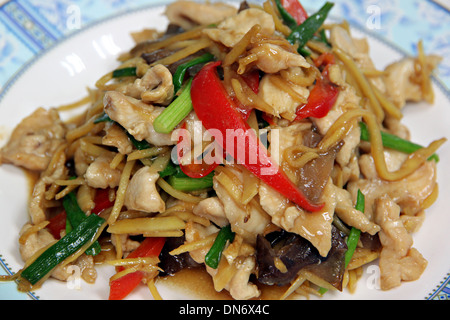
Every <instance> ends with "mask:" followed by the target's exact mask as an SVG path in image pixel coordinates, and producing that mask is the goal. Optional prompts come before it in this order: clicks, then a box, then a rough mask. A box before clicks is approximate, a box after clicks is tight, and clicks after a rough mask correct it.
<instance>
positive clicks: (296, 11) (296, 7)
mask: <svg viewBox="0 0 450 320" xmlns="http://www.w3.org/2000/svg"><path fill="white" fill-rule="evenodd" d="M281 5H282V6H283V7H284V8H285V9H286V11H287V12H288V13H289V14H290V15H291V16H292V18H294V19H295V21H297V24H298V25H300V24H302V23H303V22H305V20H306V19H308V13H307V12H306V10H305V9H304V8H303V6H302V4H301V3H300V1H299V0H281Z"/></svg>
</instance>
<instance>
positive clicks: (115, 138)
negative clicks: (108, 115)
mask: <svg viewBox="0 0 450 320" xmlns="http://www.w3.org/2000/svg"><path fill="white" fill-rule="evenodd" d="M105 132H106V134H105V135H104V136H103V138H102V144H104V145H106V146H111V147H116V148H117V150H118V151H119V153H121V154H129V153H131V152H132V151H133V143H132V142H131V140H130V138H128V136H127V134H126V133H125V131H124V130H123V129H122V128H121V127H120V126H118V125H117V124H116V123H107V124H106V127H105Z"/></svg>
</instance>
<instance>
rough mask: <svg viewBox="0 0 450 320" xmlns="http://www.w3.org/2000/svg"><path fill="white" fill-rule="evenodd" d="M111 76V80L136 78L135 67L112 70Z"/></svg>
mask: <svg viewBox="0 0 450 320" xmlns="http://www.w3.org/2000/svg"><path fill="white" fill-rule="evenodd" d="M112 76H113V78H123V77H136V67H129V68H122V69H117V70H114V71H113V75H112Z"/></svg>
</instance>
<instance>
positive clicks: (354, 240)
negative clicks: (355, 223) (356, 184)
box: [345, 190, 366, 268]
mask: <svg viewBox="0 0 450 320" xmlns="http://www.w3.org/2000/svg"><path fill="white" fill-rule="evenodd" d="M365 205H366V201H365V197H364V194H363V193H362V192H361V190H358V196H357V200H356V205H355V209H356V210H359V211H361V212H363V213H364V207H365ZM360 235H361V230H359V229H357V228H355V227H353V228H352V229H351V230H350V234H349V236H348V239H347V248H348V249H347V252H346V253H345V267H346V268H347V267H348V264H349V263H350V261H351V260H352V257H353V254H354V253H355V250H356V247H357V245H358V241H359V237H360Z"/></svg>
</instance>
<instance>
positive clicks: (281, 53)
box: [240, 43, 311, 73]
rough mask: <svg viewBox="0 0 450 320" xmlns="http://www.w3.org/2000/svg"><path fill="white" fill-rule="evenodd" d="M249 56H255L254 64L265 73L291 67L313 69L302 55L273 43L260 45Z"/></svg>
mask: <svg viewBox="0 0 450 320" xmlns="http://www.w3.org/2000/svg"><path fill="white" fill-rule="evenodd" d="M248 55H254V58H253V59H252V60H253V62H252V64H255V65H256V66H257V67H258V69H260V70H261V71H264V72H265V73H277V72H279V71H281V70H285V69H288V68H291V67H302V68H309V67H311V65H310V64H309V63H308V62H307V61H306V59H305V58H304V57H303V56H302V55H300V54H298V53H297V52H290V51H287V50H286V49H284V48H282V47H281V46H279V45H276V44H273V43H263V44H260V45H258V46H256V47H254V48H252V49H251V50H250V51H249V52H248ZM240 68H241V65H240Z"/></svg>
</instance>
